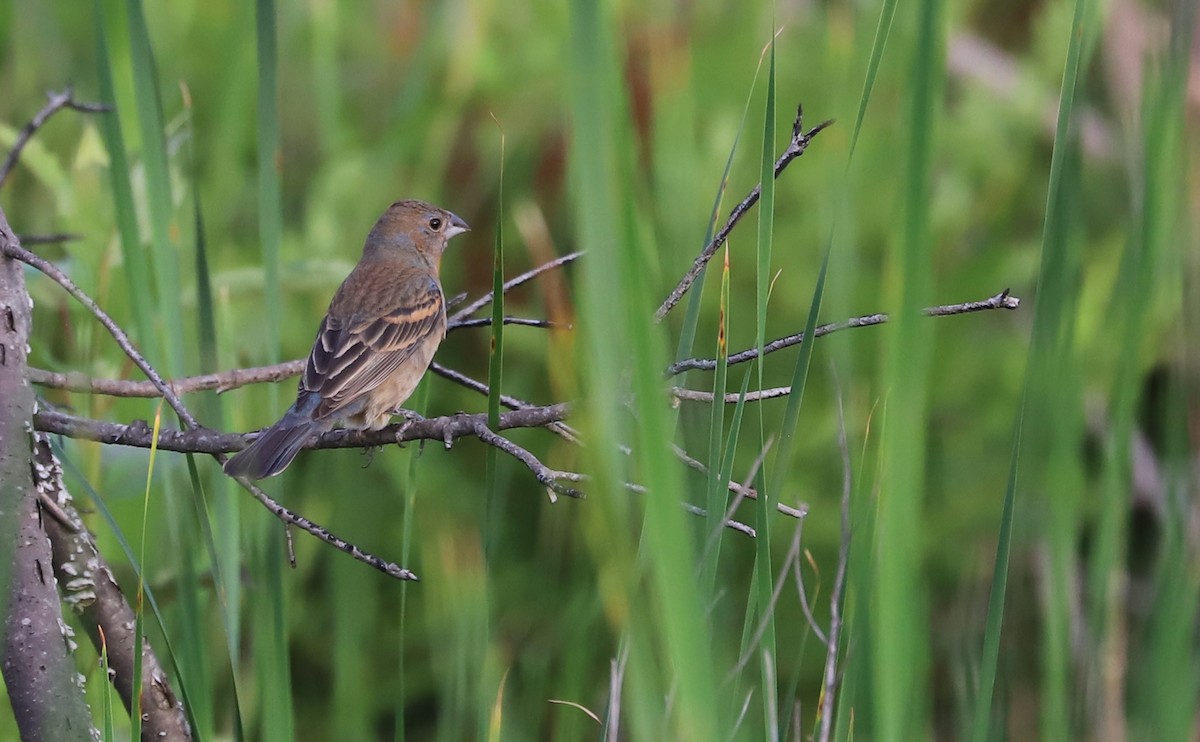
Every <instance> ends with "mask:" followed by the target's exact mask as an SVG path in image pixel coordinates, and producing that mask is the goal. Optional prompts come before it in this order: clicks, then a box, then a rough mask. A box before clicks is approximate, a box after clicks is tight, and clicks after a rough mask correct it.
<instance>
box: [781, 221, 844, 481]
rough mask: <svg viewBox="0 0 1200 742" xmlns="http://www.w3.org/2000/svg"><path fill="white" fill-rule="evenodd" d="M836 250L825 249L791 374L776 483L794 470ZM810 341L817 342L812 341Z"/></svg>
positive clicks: (830, 246) (783, 479)
mask: <svg viewBox="0 0 1200 742" xmlns="http://www.w3.org/2000/svg"><path fill="white" fill-rule="evenodd" d="M832 249H833V242H832V240H831V241H830V242H829V243H828V244H826V246H825V256H824V257H823V258H822V259H821V270H820V271H819V272H818V273H817V282H816V286H815V287H814V288H813V295H812V302H811V303H810V304H809V308H808V320H807V322H806V323H805V325H804V337H805V338H806V339H805V341H804V342H803V343H801V344H800V354H799V356H798V357H797V358H796V368H795V370H794V371H793V372H792V393H791V394H789V395H788V403H787V409H786V410H784V413H783V427H782V428H781V430H780V432H779V445H778V446H776V449H775V450H776V454H775V474H774V476H773V477H772V481H774V482H782V481H785V478H786V477H787V475H788V472H789V470H790V469H791V466H792V450H793V438H794V437H795V435H796V428H797V426H798V425H799V423H800V406H801V404H802V403H803V402H804V387H805V385H806V384H807V383H808V371H809V368H810V367H811V365H812V354H813V346H814V345H815V344H816V343H815V342H814V340H815V338H814V335H815V333H816V329H817V317H818V315H819V314H820V312H821V300H822V298H824V296H825V276H826V274H827V273H828V272H829V255H830V252H831V251H832ZM808 338H814V340H809V339H808Z"/></svg>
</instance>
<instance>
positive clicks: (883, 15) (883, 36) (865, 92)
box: [846, 0, 896, 167]
mask: <svg viewBox="0 0 1200 742" xmlns="http://www.w3.org/2000/svg"><path fill="white" fill-rule="evenodd" d="M895 17H896V0H883V5H882V6H881V7H880V8H879V23H878V25H877V26H876V27H875V40H874V41H872V42H871V56H870V60H869V61H868V62H867V74H866V77H864V78H863V89H862V95H860V96H859V99H858V113H856V114H855V115H854V130H853V131H852V132H851V134H850V149H849V151H848V152H847V154H846V165H847V167H849V165H850V161H851V160H853V159H854V150H855V149H856V148H857V147H858V135H859V134H860V133H861V132H862V125H863V121H864V120H865V119H866V117H867V106H868V105H869V104H870V102H871V93H872V92H873V91H874V90H875V78H876V77H877V76H878V75H879V65H880V64H881V63H882V62H883V51H884V49H885V48H886V47H887V40H888V35H889V34H890V33H891V31H892V20H893V19H894V18H895Z"/></svg>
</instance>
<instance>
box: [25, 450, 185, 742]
mask: <svg viewBox="0 0 1200 742" xmlns="http://www.w3.org/2000/svg"><path fill="white" fill-rule="evenodd" d="M33 471H34V477H35V478H36V480H37V488H38V493H39V501H40V503H41V505H42V509H43V511H45V513H46V514H47V515H49V516H50V517H43V519H42V524H43V526H44V527H45V530H46V535H47V536H49V537H50V547H51V550H52V552H53V555H54V575H55V577H57V578H58V584H59V590H60V591H61V592H62V599H63V602H64V603H66V604H67V605H68V606H70V607H71V608H72V609H73V610H74V611H75V613H76V614H78V615H79V618H80V622H81V623H82V624H83V627H84V630H86V631H87V634H88V637H89V638H90V639H91V640H92V645H93V646H94V647H95V648H96V653H97V654H99V653H101V652H102V651H103V652H105V653H106V654H107V656H108V666H109V678H108V679H109V680H110V681H111V682H112V684H113V686H114V687H115V688H116V689H117V694H118V695H119V696H120V697H121V702H122V703H124V704H125V710H126V711H129V712H130V713H141V714H142V739H143V740H190V739H191V738H192V733H191V729H190V727H189V726H188V722H187V716H186V715H185V713H184V710H183V704H181V703H180V702H179V699H178V698H177V697H176V695H175V693H174V691H172V690H171V685H170V681H169V680H168V678H167V674H166V672H164V671H163V667H162V665H161V663H159V661H158V657H157V656H155V654H154V650H153V649H152V648H151V647H150V642H149V641H147V640H146V638H145V637H142V646H141V655H142V684H141V701H140V703H139V704H138V705H137V707H136V708H137V711H134V710H132V709H133V708H134V706H133V703H132V702H133V674H134V660H135V649H134V648H135V646H136V644H135V643H134V642H135V639H136V636H135V634H134V623H135V619H136V616H135V614H134V611H133V608H131V607H130V606H129V603H128V602H127V601H126V600H125V596H124V595H123V594H122V593H121V588H120V587H118V586H117V583H116V581H115V580H114V579H113V573H112V570H111V569H109V567H108V564H107V563H106V562H105V561H104V557H103V556H101V554H100V552H99V550H98V549H97V548H96V543H95V541H94V540H93V539H92V534H91V533H89V532H88V530H87V528H86V527H85V526H84V524H83V519H82V518H80V517H79V513H78V511H77V510H76V509H75V503H74V501H73V500H72V498H71V494H70V492H68V491H67V488H66V484H65V483H64V482H63V471H62V465H61V464H60V463H59V461H58V458H57V457H56V456H55V455H54V452H53V451H52V450H51V449H50V436H48V435H46V434H45V433H37V434H35V438H34V469H33Z"/></svg>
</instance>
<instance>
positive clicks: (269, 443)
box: [224, 200, 470, 480]
mask: <svg viewBox="0 0 1200 742" xmlns="http://www.w3.org/2000/svg"><path fill="white" fill-rule="evenodd" d="M469 230H470V227H469V226H468V225H467V223H466V222H465V221H463V220H462V218H461V217H458V216H456V215H455V214H452V213H451V212H449V211H446V210H445V209H442V208H438V207H437V206H433V205H431V204H428V203H425V202H423V201H416V200H406V201H397V202H396V203H394V204H392V205H391V206H390V207H388V209H387V211H385V212H384V214H383V216H381V217H379V220H378V221H377V222H375V226H374V227H372V229H371V231H370V233H369V234H368V235H367V239H366V242H365V243H364V244H363V251H362V257H361V258H360V259H359V261H358V264H357V265H355V266H354V269H353V270H352V271H351V272H350V275H348V276H347V277H346V280H344V281H343V282H342V285H341V286H339V287H338V290H337V293H335V294H334V296H333V300H332V301H331V302H330V303H329V310H328V311H327V312H326V313H325V317H324V319H322V320H321V325H320V328H319V329H318V330H317V338H316V340H315V341H314V342H313V346H312V351H311V352H310V353H309V355H308V362H307V364H306V365H305V367H304V373H303V375H301V377H300V383H299V389H298V391H297V394H296V402H295V404H293V405H292V406H291V407H290V408H289V409H288V411H287V412H285V413H284V415H283V417H282V418H280V419H279V422H277V423H275V424H274V425H272V426H271V427H270V428H268V429H267V430H265V431H263V432H262V433H261V434H260V435H259V436H258V437H257V438H256V439H255V440H254V441H253V442H252V443H251V444H250V445H249V446H247V447H246V448H245V449H243V450H242V451H241V452H240V453H238V454H237V455H236V456H234V457H232V458H230V459H228V460H227V461H226V462H225V464H224V470H225V473H226V474H228V475H230V476H231V477H235V478H245V479H251V480H254V479H264V478H266V477H270V476H274V475H276V474H278V473H280V472H282V471H283V470H284V469H286V468H287V466H288V464H290V463H291V462H292V459H294V458H295V457H296V454H298V453H299V452H300V449H302V448H303V447H304V444H305V443H307V442H308V440H309V438H311V437H312V436H313V435H315V434H318V433H323V432H325V431H327V430H330V429H332V428H333V427H334V426H335V425H338V426H341V427H345V428H351V429H358V430H379V429H380V428H382V427H384V426H386V425H387V424H388V423H389V422H390V421H391V418H392V416H393V415H395V414H399V411H400V405H402V404H404V402H405V400H407V399H408V397H409V395H411V394H412V393H413V390H414V389H416V387H417V384H418V383H419V382H420V381H421V377H422V376H424V375H425V371H426V369H428V368H429V364H430V362H431V361H432V360H433V354H434V352H435V351H436V350H437V348H438V345H440V344H441V342H442V339H443V338H444V337H445V336H446V297H445V295H444V294H443V293H442V285H441V280H440V278H439V270H440V268H441V261H442V252H443V251H444V250H445V249H446V245H447V243H448V242H449V241H450V239H451V238H453V237H455V236H456V235H459V234H462V233H463V232H467V231H469Z"/></svg>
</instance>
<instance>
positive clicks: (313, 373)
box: [300, 278, 446, 419]
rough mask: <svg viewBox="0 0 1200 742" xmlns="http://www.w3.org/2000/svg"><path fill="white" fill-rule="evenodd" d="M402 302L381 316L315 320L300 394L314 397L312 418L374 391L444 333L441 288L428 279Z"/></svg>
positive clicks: (335, 412) (331, 412) (338, 409)
mask: <svg viewBox="0 0 1200 742" xmlns="http://www.w3.org/2000/svg"><path fill="white" fill-rule="evenodd" d="M405 294H407V295H406V296H404V300H402V301H399V302H397V303H395V305H394V306H391V307H388V308H386V309H384V310H382V312H367V313H356V314H353V315H351V316H349V317H347V318H344V319H343V318H340V317H338V316H337V315H336V314H335V313H333V312H331V313H330V314H328V315H326V316H325V319H323V320H322V321H321V328H320V330H318V332H317V340H316V342H315V343H313V349H312V353H311V354H310V355H309V357H308V365H307V367H306V368H305V370H304V376H303V377H301V379H300V391H301V392H302V393H303V392H312V393H316V394H317V395H319V396H320V398H321V402H320V404H319V405H318V407H317V409H316V412H315V414H314V417H315V418H317V419H321V418H328V417H337V416H338V413H339V412H341V411H343V410H345V409H346V408H347V407H348V406H349V405H351V404H352V403H354V402H355V401H356V400H358V399H359V398H360V397H362V395H364V394H366V393H368V392H370V391H371V390H373V389H375V388H376V387H377V386H379V385H380V384H382V383H383V382H384V381H385V380H387V378H388V377H389V376H391V375H392V374H393V373H395V372H396V371H397V370H398V369H399V368H400V366H401V365H402V364H403V363H404V362H405V361H407V360H408V359H409V358H411V357H412V355H413V353H414V351H415V350H416V349H417V348H419V347H421V345H422V344H423V343H426V342H429V341H430V340H431V339H432V338H433V337H434V336H436V339H437V341H440V340H441V336H442V335H443V334H444V333H445V324H446V320H445V316H446V309H445V303H444V299H443V298H442V290H441V288H440V287H439V286H438V284H437V281H435V280H433V278H429V279H428V280H427V281H424V285H423V286H418V287H417V290H416V291H413V292H405Z"/></svg>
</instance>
